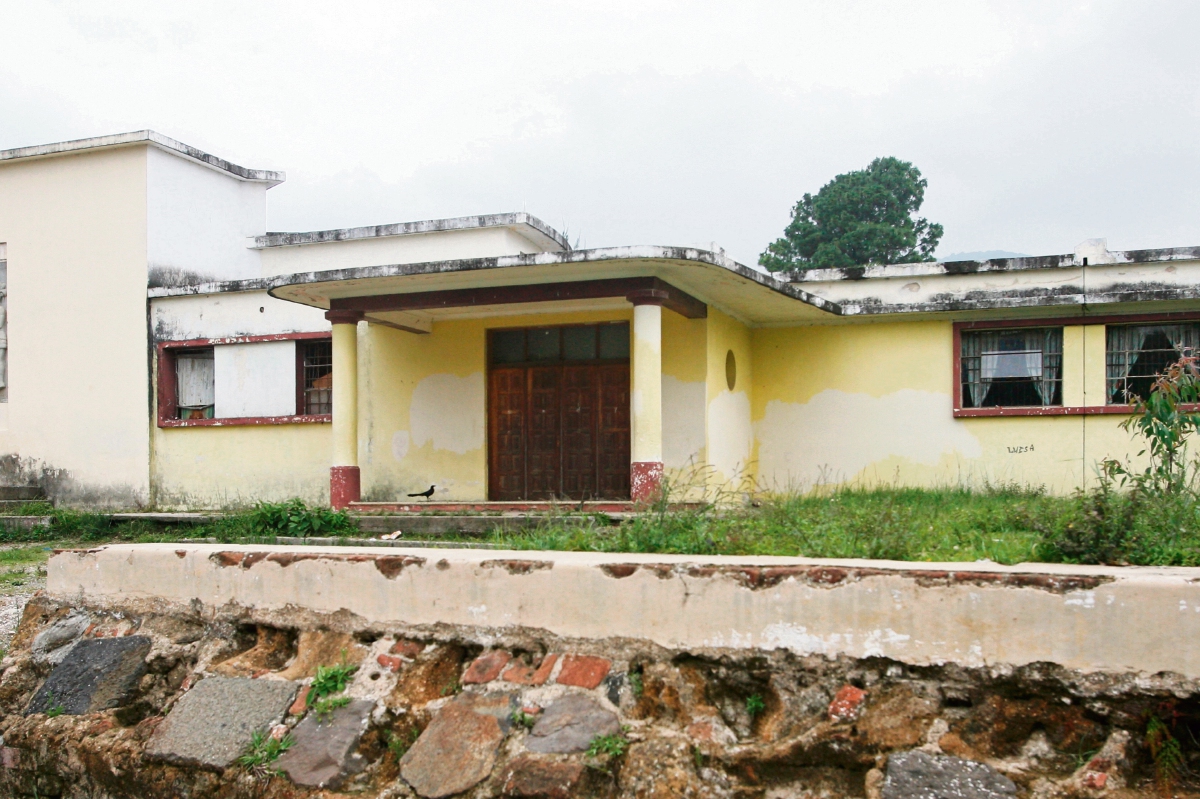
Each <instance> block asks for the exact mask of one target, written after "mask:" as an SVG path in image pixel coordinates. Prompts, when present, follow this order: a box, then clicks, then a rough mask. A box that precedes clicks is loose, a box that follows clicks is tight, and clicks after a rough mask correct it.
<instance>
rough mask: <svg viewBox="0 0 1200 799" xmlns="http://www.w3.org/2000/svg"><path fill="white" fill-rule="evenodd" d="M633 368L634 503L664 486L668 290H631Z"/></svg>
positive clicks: (631, 488)
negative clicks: (664, 327) (664, 322)
mask: <svg viewBox="0 0 1200 799" xmlns="http://www.w3.org/2000/svg"><path fill="white" fill-rule="evenodd" d="M627 299H628V300H629V301H630V302H631V303H633V331H632V332H633V336H632V339H633V341H632V344H633V347H632V349H633V352H632V353H631V354H632V356H633V369H632V374H631V378H632V386H630V392H629V403H630V409H629V419H630V422H631V427H632V430H631V434H632V441H631V442H630V461H631V463H630V465H629V491H630V495H631V496H632V498H633V501H634V502H647V501H651V500H653V499H654V498H655V497H657V496H658V493H659V491H660V490H661V489H662V475H663V463H662V459H663V455H662V453H663V446H662V440H663V437H662V304H663V302H664V301H665V300H666V299H667V294H666V292H665V291H659V290H657V289H645V290H642V291H635V292H633V293H631V294H630V295H629V296H628V297H627Z"/></svg>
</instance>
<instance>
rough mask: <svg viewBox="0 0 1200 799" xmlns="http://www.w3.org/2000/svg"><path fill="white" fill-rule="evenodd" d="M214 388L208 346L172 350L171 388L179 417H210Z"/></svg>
mask: <svg viewBox="0 0 1200 799" xmlns="http://www.w3.org/2000/svg"><path fill="white" fill-rule="evenodd" d="M214 389H215V385H214V380H213V348H212V347H206V348H204V349H197V350H184V351H183V352H179V353H176V355H175V391H176V397H177V407H178V412H177V415H178V417H179V418H180V419H211V418H212V417H213V406H214V404H215V403H214V395H215V390H214Z"/></svg>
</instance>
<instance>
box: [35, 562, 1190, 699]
mask: <svg viewBox="0 0 1200 799" xmlns="http://www.w3.org/2000/svg"><path fill="white" fill-rule="evenodd" d="M47 590H48V592H49V593H50V595H51V596H52V597H54V598H58V599H63V600H70V601H72V602H75V603H87V604H101V605H103V604H115V603H119V602H127V601H130V600H138V599H157V600H165V601H168V602H178V603H191V602H194V601H195V600H199V601H200V602H201V603H203V604H205V605H207V606H209V607H216V606H221V605H225V604H226V603H234V604H240V605H243V606H247V607H251V606H252V607H257V608H260V609H277V610H283V609H286V608H288V607H291V608H305V609H309V610H312V611H316V612H322V613H337V612H339V611H342V612H349V613H352V614H355V615H356V616H357V617H359V618H360V619H361V620H362V621H363V622H366V623H378V624H388V625H394V624H405V625H421V624H438V623H445V624H454V625H467V626H476V627H487V628H504V627H525V628H538V629H544V630H547V631H550V632H552V633H554V634H557V635H561V636H568V637H576V638H591V639H606V638H632V639H644V640H648V641H653V642H655V643H657V644H660V645H662V646H665V647H670V648H675V649H692V650H696V649H723V648H733V649H743V650H744V649H786V650H791V651H793V652H796V653H798V654H823V655H827V656H829V657H836V656H839V655H846V656H850V657H855V658H864V657H876V656H878V657H887V658H892V659H895V660H898V661H901V662H905V663H911V664H915V665H927V664H938V663H945V662H956V663H960V664H963V665H966V666H985V665H999V666H1003V665H1012V666H1021V665H1026V664H1030V663H1036V662H1051V663H1056V664H1059V665H1061V666H1064V667H1066V668H1070V669H1077V670H1080V671H1084V672H1089V671H1112V672H1140V673H1145V674H1154V673H1158V672H1174V673H1177V674H1180V675H1183V676H1185V677H1189V678H1195V677H1200V569H1182V568H1158V569H1154V568H1115V567H1111V568H1110V567H1072V566H1047V565H1022V566H1017V567H1004V566H997V565H994V564H981V563H973V564H959V563H953V564H914V563H896V562H886V561H832V560H810V559H800V558H766V557H745V558H742V557H709V558H696V557H682V556H668V555H629V554H613V555H606V554H596V553H578V552H514V551H497V550H491V551H486V550H482V551H481V550H464V549H416V548H414V549H406V548H375V547H313V546H306V547H266V546H263V547H256V546H228V545H221V544H210V545H196V544H140V545H139V544H129V545H114V546H107V547H100V548H97V549H90V550H65V551H60V552H58V553H56V554H55V555H54V556H53V557H52V558H51V559H50V562H49V566H48V583H47Z"/></svg>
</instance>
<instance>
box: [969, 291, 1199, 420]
mask: <svg viewBox="0 0 1200 799" xmlns="http://www.w3.org/2000/svg"><path fill="white" fill-rule="evenodd" d="M1153 322H1200V313H1198V312H1196V311H1175V312H1171V313H1157V314H1125V315H1120V314H1109V315H1106V316H1069V317H1062V316H1053V317H1039V318H1036V319H1004V320H993V321H977V322H955V323H954V360H953V363H952V364H951V367H950V369H951V380H952V382H953V384H954V417H955V418H956V419H962V418H967V419H969V418H972V417H986V416H1103V415H1108V414H1124V415H1126V416H1127V415H1129V414H1131V413H1133V406H1132V405H1084V406H1064V405H1051V406H1040V407H1039V406H1033V407H1029V406H1022V407H1003V406H1002V407H994V408H964V407H963V401H962V373H961V370H962V334H963V331H964V330H997V329H1001V328H1011V327H1068V326H1072V325H1136V324H1143V323H1153ZM1063 366H1064V368H1065V367H1066V364H1064V365H1063ZM1183 410H1187V411H1197V410H1200V405H1196V406H1191V405H1188V406H1185V407H1184V408H1183Z"/></svg>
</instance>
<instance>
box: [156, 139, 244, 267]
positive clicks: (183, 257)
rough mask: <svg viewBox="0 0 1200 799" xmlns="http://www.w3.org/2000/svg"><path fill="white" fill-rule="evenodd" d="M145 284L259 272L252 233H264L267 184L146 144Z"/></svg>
mask: <svg viewBox="0 0 1200 799" xmlns="http://www.w3.org/2000/svg"><path fill="white" fill-rule="evenodd" d="M145 152H146V241H147V258H148V266H149V271H150V285H194V284H197V283H206V282H211V281H217V280H241V279H245V278H253V277H258V276H259V274H260V268H261V267H260V265H259V256H258V251H257V250H254V249H252V248H251V246H250V245H251V244H252V237H254V236H261V235H262V234H263V233H265V232H266V225H267V221H266V220H267V198H266V192H267V184H265V183H251V182H248V181H243V180H238V179H236V178H234V177H232V176H230V175H228V174H226V173H224V172H219V171H217V170H215V169H213V168H211V167H207V166H203V165H201V164H198V163H196V162H194V161H189V160H187V159H184V158H180V157H179V156H177V155H173V154H171V153H168V152H164V151H162V150H160V149H158V148H157V147H147V148H145Z"/></svg>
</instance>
